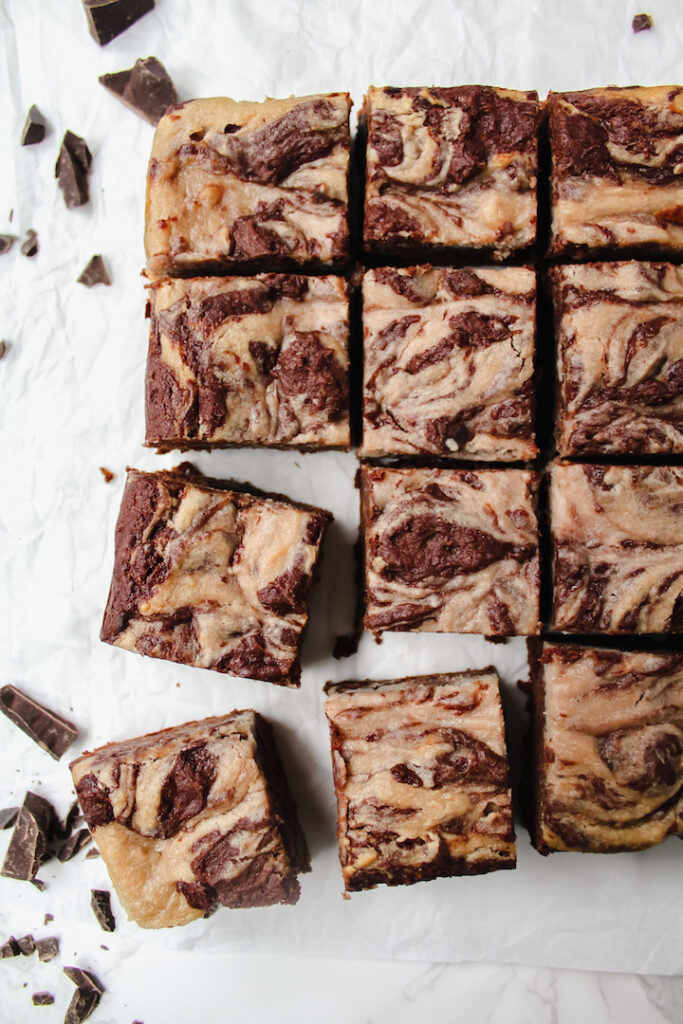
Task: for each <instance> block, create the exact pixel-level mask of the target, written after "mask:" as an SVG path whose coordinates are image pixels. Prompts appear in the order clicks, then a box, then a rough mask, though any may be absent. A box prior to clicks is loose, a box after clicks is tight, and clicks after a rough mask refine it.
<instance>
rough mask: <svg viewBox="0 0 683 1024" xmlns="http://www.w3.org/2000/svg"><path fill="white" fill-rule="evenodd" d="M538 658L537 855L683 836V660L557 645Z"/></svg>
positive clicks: (621, 847)
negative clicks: (538, 853)
mask: <svg viewBox="0 0 683 1024" xmlns="http://www.w3.org/2000/svg"><path fill="white" fill-rule="evenodd" d="M530 654H531V657H530V667H531V678H532V694H533V708H534V734H535V747H536V750H535V758H534V762H535V766H536V800H535V803H536V808H535V825H534V833H533V842H534V846H536V848H537V849H538V851H539V852H540V853H543V854H547V853H552V852H555V851H576V852H583V853H613V852H619V851H627V850H643V849H647V848H648V847H651V846H655V845H657V844H658V843H661V842H663V841H664V840H665V839H666V838H667V837H668V836H671V835H683V796H682V793H683V788H682V787H683V655H681V653H680V652H678V653H676V652H671V651H669V652H667V651H657V652H647V651H642V650H639V651H623V650H619V651H616V650H609V649H605V648H594V647H581V646H575V645H569V644H558V643H550V642H545V643H540V642H539V643H538V644H537V645H536V646H535V649H533V650H532V651H531V652H530Z"/></svg>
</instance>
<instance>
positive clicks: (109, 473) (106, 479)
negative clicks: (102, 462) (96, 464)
mask: <svg viewBox="0 0 683 1024" xmlns="http://www.w3.org/2000/svg"><path fill="white" fill-rule="evenodd" d="M100 473H101V474H102V476H103V477H104V482H105V483H106V484H110V483H111V482H112V480H113V479H114V473H112V471H111V470H110V469H107V467H106V466H100Z"/></svg>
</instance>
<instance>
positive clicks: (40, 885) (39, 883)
mask: <svg viewBox="0 0 683 1024" xmlns="http://www.w3.org/2000/svg"><path fill="white" fill-rule="evenodd" d="M31 885H34V886H35V887H36V889H37V890H38V892H45V890H46V889H47V885H46V883H45V882H44V881H43V880H42V878H32V879H31Z"/></svg>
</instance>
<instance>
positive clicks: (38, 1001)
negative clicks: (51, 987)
mask: <svg viewBox="0 0 683 1024" xmlns="http://www.w3.org/2000/svg"><path fill="white" fill-rule="evenodd" d="M31 999H32V1001H33V1005H34V1006H52V1004H53V1003H54V1001H55V997H54V996H53V995H52V992H34V993H33V995H32V996H31Z"/></svg>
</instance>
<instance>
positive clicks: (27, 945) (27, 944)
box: [17, 935, 36, 956]
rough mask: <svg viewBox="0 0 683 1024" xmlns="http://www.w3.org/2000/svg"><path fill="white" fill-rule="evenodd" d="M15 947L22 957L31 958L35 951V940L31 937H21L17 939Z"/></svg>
mask: <svg viewBox="0 0 683 1024" xmlns="http://www.w3.org/2000/svg"><path fill="white" fill-rule="evenodd" d="M17 946H18V947H19V952H20V953H21V955H22V956H32V954H33V953H35V951H36V940H35V939H34V938H33V936H32V935H22V936H21V938H20V939H17Z"/></svg>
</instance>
